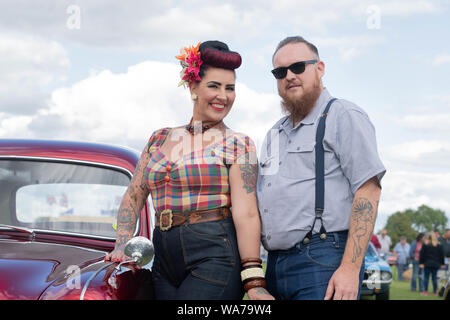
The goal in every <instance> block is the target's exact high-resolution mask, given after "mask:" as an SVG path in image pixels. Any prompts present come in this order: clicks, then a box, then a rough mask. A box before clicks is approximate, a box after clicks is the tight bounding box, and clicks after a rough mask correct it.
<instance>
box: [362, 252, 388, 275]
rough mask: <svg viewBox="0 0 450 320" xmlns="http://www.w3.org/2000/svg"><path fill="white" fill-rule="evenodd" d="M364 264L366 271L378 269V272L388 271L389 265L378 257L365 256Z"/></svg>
mask: <svg viewBox="0 0 450 320" xmlns="http://www.w3.org/2000/svg"><path fill="white" fill-rule="evenodd" d="M364 263H365V265H366V269H373V268H375V269H380V270H386V271H387V270H390V267H389V264H388V263H387V262H386V261H384V260H383V259H381V258H379V257H374V256H365V258H364Z"/></svg>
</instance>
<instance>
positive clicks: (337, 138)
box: [257, 89, 386, 250]
mask: <svg viewBox="0 0 450 320" xmlns="http://www.w3.org/2000/svg"><path fill="white" fill-rule="evenodd" d="M331 98H332V97H331V96H330V94H329V93H328V91H327V89H324V90H323V91H322V93H321V95H320V97H319V99H318V100H317V102H316V104H315V106H314V108H313V109H312V111H311V112H310V113H309V115H308V116H307V117H305V118H304V119H303V120H302V121H300V122H299V123H298V124H297V125H296V126H295V128H293V126H292V121H291V120H290V119H289V118H288V117H287V116H286V117H283V118H282V119H280V120H279V121H278V122H277V123H276V124H275V125H274V126H273V127H272V129H271V130H269V132H268V134H267V135H266V139H265V141H264V143H263V146H262V152H261V155H260V157H259V174H258V184H257V198H258V206H259V211H260V215H261V222H262V243H263V245H264V247H265V248H266V249H267V250H284V249H289V248H291V247H293V246H294V245H295V244H296V243H298V242H299V241H301V240H302V239H303V238H304V237H305V235H306V234H307V233H308V231H309V230H310V229H311V227H312V225H313V222H314V217H315V214H314V208H315V150H314V148H315V144H316V129H317V125H318V123H319V116H320V115H321V114H322V113H323V111H324V109H325V107H326V105H327V103H328V101H329V100H331ZM323 145H324V150H325V210H324V213H323V223H324V226H325V229H326V230H327V232H332V231H342V230H348V229H349V225H350V213H351V208H352V203H353V198H354V195H355V193H356V191H357V190H358V189H359V188H360V187H361V185H363V184H364V182H366V181H367V180H369V179H370V178H372V177H374V176H377V177H378V180H379V181H380V184H381V178H382V177H383V175H384V173H385V172H386V170H385V168H384V166H383V163H382V162H381V160H380V157H379V156H378V151H377V145H376V138H375V128H374V126H373V125H372V123H371V122H370V120H369V117H368V116H367V114H366V113H365V112H364V111H363V110H362V109H361V108H359V107H358V106H357V105H355V104H354V103H352V102H349V101H346V100H342V99H339V100H336V101H335V102H333V104H332V105H331V108H330V111H329V113H328V116H327V118H326V129H325V137H324V141H323ZM319 230H320V221H319V220H318V221H317V222H316V224H315V227H314V232H313V233H318V232H319Z"/></svg>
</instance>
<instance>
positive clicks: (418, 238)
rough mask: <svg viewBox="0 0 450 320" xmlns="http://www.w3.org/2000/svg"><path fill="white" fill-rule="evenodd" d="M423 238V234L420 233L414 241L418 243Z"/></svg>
mask: <svg viewBox="0 0 450 320" xmlns="http://www.w3.org/2000/svg"><path fill="white" fill-rule="evenodd" d="M423 237H425V233H423V232H420V233H419V234H418V235H417V237H416V241H417V242H419V241H420V240H422V239H423Z"/></svg>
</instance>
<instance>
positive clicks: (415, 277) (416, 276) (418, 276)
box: [411, 260, 423, 292]
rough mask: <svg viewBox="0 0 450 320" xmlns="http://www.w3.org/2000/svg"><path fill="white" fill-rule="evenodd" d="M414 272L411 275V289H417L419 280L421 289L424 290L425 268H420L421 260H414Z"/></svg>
mask: <svg viewBox="0 0 450 320" xmlns="http://www.w3.org/2000/svg"><path fill="white" fill-rule="evenodd" d="M412 265H413V272H412V277H411V290H412V291H416V290H417V281H419V291H420V292H422V291H423V269H422V268H420V267H419V266H420V262H419V260H413V262H412Z"/></svg>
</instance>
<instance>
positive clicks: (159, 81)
mask: <svg viewBox="0 0 450 320" xmlns="http://www.w3.org/2000/svg"><path fill="white" fill-rule="evenodd" d="M449 18H450V0H370V1H365V0H339V1H334V0H319V1H312V0H308V1H303V0H277V1H272V0H270V1H269V0H259V1H249V0H244V1H242V0H241V1H226V2H224V1H216V0H209V1H200V0H190V1H175V0H167V1H153V0H136V1H133V0H131V1H127V2H126V3H125V2H123V1H111V0H108V1H107V0H95V1H93V0H90V1H88V0H85V1H82V0H71V1H64V0H58V1H50V0H39V1H32V0H29V1H23V0H2V1H1V3H0V138H51V139H64V140H67V139H70V140H82V141H97V142H105V143H113V144H119V145H124V146H128V147H132V148H134V149H137V150H139V151H140V150H142V148H143V147H144V145H145V143H146V141H147V139H148V138H149V136H150V134H151V133H152V132H153V131H154V130H156V129H158V128H160V127H165V126H176V125H181V124H184V123H187V122H188V121H189V120H190V117H191V114H192V103H191V101H190V99H189V95H188V92H187V90H185V89H183V88H182V87H177V84H178V82H179V72H180V67H179V64H178V63H177V62H176V60H175V58H174V56H175V55H177V54H178V53H179V50H180V48H182V47H184V46H187V45H192V44H197V43H198V42H199V41H205V40H213V39H217V40H222V41H224V42H226V43H228V44H229V46H230V48H231V49H232V50H234V51H238V52H239V53H241V55H242V57H243V65H242V67H241V68H239V69H238V71H237V98H236V101H235V104H234V106H233V110H232V112H231V113H230V115H229V116H228V118H227V120H226V122H227V124H228V125H229V126H230V127H231V128H233V129H235V130H237V131H242V132H245V133H247V134H249V135H250V136H251V137H252V138H253V139H254V141H255V142H256V144H257V146H258V147H260V146H261V144H262V140H263V138H264V135H265V133H266V132H267V130H268V129H269V128H270V127H271V126H272V125H273V123H274V122H275V121H276V120H277V119H279V118H280V117H281V116H282V114H281V112H280V107H279V97H278V95H277V93H276V92H277V89H276V82H275V80H274V79H273V78H272V76H271V74H270V69H271V56H272V53H273V50H274V48H275V47H276V45H277V43H278V42H279V41H280V40H281V39H283V38H284V37H286V36H290V35H302V36H303V37H305V38H306V39H308V40H310V41H312V42H313V43H315V44H316V45H317V47H318V48H319V53H320V56H321V59H322V60H323V61H324V62H325V65H326V74H325V76H324V79H323V81H324V84H325V86H326V87H327V88H328V90H329V91H330V93H331V94H332V95H334V96H336V97H340V98H345V99H347V100H351V101H353V102H355V103H356V104H358V105H359V106H361V107H362V108H363V109H364V110H365V111H366V112H367V113H368V114H369V117H370V118H371V120H372V122H373V123H374V125H375V127H376V130H377V139H378V148H379V152H380V155H381V158H382V160H383V162H384V164H385V166H386V168H387V170H388V172H387V174H386V176H385V178H384V181H383V193H382V199H381V202H380V211H379V217H378V220H377V225H376V230H379V229H380V228H381V227H382V226H383V225H384V224H385V222H386V219H387V217H388V216H389V214H391V213H393V212H395V211H397V210H404V209H407V208H417V207H418V206H420V205H421V204H427V205H429V206H431V207H434V208H440V209H442V210H444V211H446V213H447V216H448V217H449V219H450V142H449V141H450V90H449V82H450V81H449V80H450V76H449V74H450V41H449V39H450V19H449Z"/></svg>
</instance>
